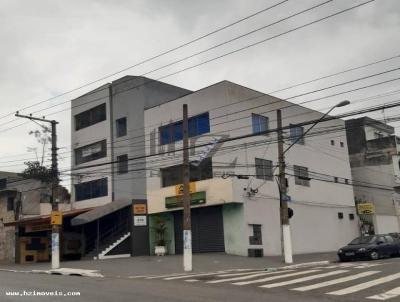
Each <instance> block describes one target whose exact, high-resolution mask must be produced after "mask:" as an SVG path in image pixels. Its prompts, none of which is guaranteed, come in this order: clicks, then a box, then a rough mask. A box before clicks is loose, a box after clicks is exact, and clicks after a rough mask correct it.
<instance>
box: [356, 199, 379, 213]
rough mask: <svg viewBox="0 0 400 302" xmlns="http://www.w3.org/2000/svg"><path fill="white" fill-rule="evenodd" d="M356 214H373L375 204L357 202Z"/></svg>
mask: <svg viewBox="0 0 400 302" xmlns="http://www.w3.org/2000/svg"><path fill="white" fill-rule="evenodd" d="M357 212H358V214H374V213H375V206H374V204H373V203H372V202H366V203H359V204H357Z"/></svg>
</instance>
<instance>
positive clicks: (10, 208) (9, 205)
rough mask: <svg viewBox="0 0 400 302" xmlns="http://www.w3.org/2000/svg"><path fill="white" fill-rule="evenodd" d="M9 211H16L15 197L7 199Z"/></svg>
mask: <svg viewBox="0 0 400 302" xmlns="http://www.w3.org/2000/svg"><path fill="white" fill-rule="evenodd" d="M7 211H14V197H8V198H7Z"/></svg>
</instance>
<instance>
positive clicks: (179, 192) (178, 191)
mask: <svg viewBox="0 0 400 302" xmlns="http://www.w3.org/2000/svg"><path fill="white" fill-rule="evenodd" d="M194 192H196V183H195V182H191V183H189V193H194ZM175 195H176V196H179V195H183V184H180V185H176V186H175Z"/></svg>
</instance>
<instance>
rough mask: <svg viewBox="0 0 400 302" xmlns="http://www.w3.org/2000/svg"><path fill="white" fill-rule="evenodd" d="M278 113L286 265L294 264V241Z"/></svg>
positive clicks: (279, 112)
mask: <svg viewBox="0 0 400 302" xmlns="http://www.w3.org/2000/svg"><path fill="white" fill-rule="evenodd" d="M276 113H277V123H278V162H279V200H280V214H281V228H282V236H281V240H282V242H281V244H282V246H283V255H284V259H285V263H293V256H292V254H293V253H292V239H291V234H290V224H289V213H288V203H287V197H286V174H285V168H286V164H285V153H284V152H283V130H282V112H281V110H280V109H278V110H277V112H276Z"/></svg>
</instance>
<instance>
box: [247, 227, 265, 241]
mask: <svg viewBox="0 0 400 302" xmlns="http://www.w3.org/2000/svg"><path fill="white" fill-rule="evenodd" d="M251 226H252V228H253V236H250V237H249V243H250V244H251V245H261V244H262V233H261V224H252V225H251Z"/></svg>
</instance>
